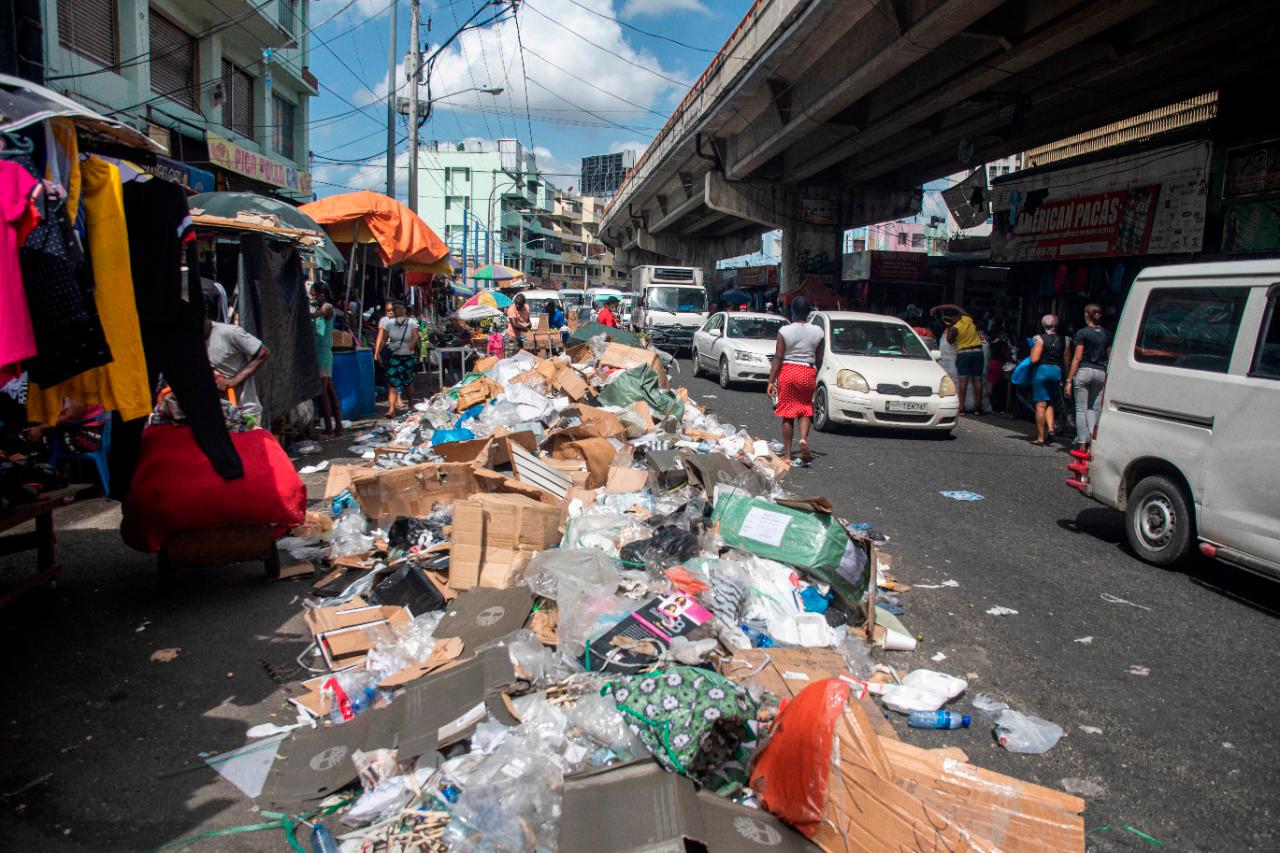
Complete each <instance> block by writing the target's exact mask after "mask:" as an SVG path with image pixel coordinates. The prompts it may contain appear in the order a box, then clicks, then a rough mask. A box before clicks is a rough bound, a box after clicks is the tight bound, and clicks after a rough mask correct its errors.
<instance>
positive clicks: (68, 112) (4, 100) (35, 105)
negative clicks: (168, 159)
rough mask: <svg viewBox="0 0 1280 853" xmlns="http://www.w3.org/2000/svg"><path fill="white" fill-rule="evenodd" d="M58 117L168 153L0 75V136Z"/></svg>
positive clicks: (65, 101) (128, 131)
mask: <svg viewBox="0 0 1280 853" xmlns="http://www.w3.org/2000/svg"><path fill="white" fill-rule="evenodd" d="M58 116H65V117H66V118H69V119H71V120H73V121H74V122H75V123H76V124H77V125H79V126H80V127H82V128H84V129H85V130H88V131H90V132H91V133H96V134H98V135H99V136H102V137H105V138H106V139H110V140H112V141H115V142H119V143H121V144H123V145H128V146H130V147H132V148H142V149H145V150H147V151H151V152H154V153H156V154H168V153H169V149H167V148H165V147H164V146H163V145H161V144H160V143H159V142H156V141H155V140H154V139H152V138H151V137H149V136H147V135H146V134H145V133H143V132H141V131H139V130H135V129H134V128H132V127H130V126H129V125H127V124H124V123H123V122H119V121H116V120H115V119H112V118H107V117H106V116H104V115H102V114H101V113H96V112H94V111H93V110H91V109H89V108H88V107H86V106H84V105H83V104H81V103H78V102H76V101H73V100H71V99H70V98H68V97H66V96H64V95H59V94H58V93H57V92H55V91H53V90H52V89H46V88H45V87H44V86H39V85H37V84H35V83H32V82H31V81H30V80H23V79H22V78H21V77H11V76H9V75H8V74H0V133H3V132H7V131H14V130H21V129H22V128H24V127H28V126H30V125H33V124H36V123H37V122H41V121H44V120H45V119H50V118H57V117H58Z"/></svg>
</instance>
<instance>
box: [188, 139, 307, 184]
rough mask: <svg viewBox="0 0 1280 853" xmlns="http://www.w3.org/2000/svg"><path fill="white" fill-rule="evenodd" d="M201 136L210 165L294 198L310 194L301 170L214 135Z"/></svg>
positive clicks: (304, 174)
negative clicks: (288, 193) (282, 190)
mask: <svg viewBox="0 0 1280 853" xmlns="http://www.w3.org/2000/svg"><path fill="white" fill-rule="evenodd" d="M205 137H206V141H207V142H208V145H209V161H210V162H211V163H213V164H214V165H216V166H221V167H222V168H224V169H226V170H228V171H230V172H235V173H236V174H238V175H244V176H245V177H249V178H254V179H255V180H259V181H263V182H265V183H268V184H272V185H274V186H277V187H281V188H282V189H286V190H288V191H289V192H291V193H294V194H296V195H311V176H310V175H308V174H307V173H306V171H305V170H303V169H299V168H297V167H296V166H290V165H288V164H286V163H281V162H280V161H278V160H273V159H272V158H270V157H268V156H266V155H265V154H259V153H258V152H256V151H249V150H248V149H245V148H241V147H240V146H239V145H236V144H235V143H234V142H232V141H231V140H229V139H224V138H223V137H221V136H218V135H217V134H216V133H209V132H206V133H205Z"/></svg>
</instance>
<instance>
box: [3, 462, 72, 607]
mask: <svg viewBox="0 0 1280 853" xmlns="http://www.w3.org/2000/svg"><path fill="white" fill-rule="evenodd" d="M88 488H90V487H89V486H87V485H77V486H68V487H66V488H64V489H55V490H53V491H51V492H49V493H48V494H47V495H45V496H44V497H42V498H40V500H38V501H35V502H34V503H29V504H23V505H21V506H16V507H13V508H12V509H10V510H9V511H7V512H5V513H0V533H3V532H4V531H6V530H12V529H13V528H15V527H17V526H19V525H21V524H26V523H27V522H28V521H33V520H34V521H35V523H36V529H35V530H34V531H31V532H29V533H18V534H14V535H13V536H4V537H0V556H4V557H7V556H9V555H10V554H20V553H22V552H23V551H31V550H33V549H34V550H35V552H36V573H35V574H34V575H32V576H31V577H29V578H27V579H26V580H24V581H22V582H21V583H20V584H18V585H17V586H16V587H14V588H12V589H9V590H7V591H5V592H4V593H3V594H2V595H0V607H7V606H8V605H10V604H12V603H13V602H15V601H17V600H18V599H19V598H21V597H22V596H24V595H26V594H27V593H28V592H31V591H32V590H33V589H36V588H38V587H41V586H44V585H46V584H47V585H49V586H54V585H56V583H57V577H58V573H59V572H61V571H62V567H61V566H60V565H58V557H57V551H56V537H55V536H54V533H53V511H54V510H55V509H57V508H58V507H61V506H66V505H67V504H69V503H71V502H72V501H73V500H75V497H76V495H78V494H79V493H80V492H82V491H84V490H85V489H88Z"/></svg>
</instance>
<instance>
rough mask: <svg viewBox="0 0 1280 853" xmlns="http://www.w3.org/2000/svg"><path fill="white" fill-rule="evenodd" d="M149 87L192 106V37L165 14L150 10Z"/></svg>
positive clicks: (194, 57)
mask: <svg viewBox="0 0 1280 853" xmlns="http://www.w3.org/2000/svg"><path fill="white" fill-rule="evenodd" d="M148 24H149V29H150V34H151V91H153V92H155V93H156V94H157V95H163V96H164V97H166V98H168V99H169V100H171V101H173V102H175V103H179V104H182V105H183V106H184V107H186V108H187V109H190V110H194V109H195V108H196V40H195V39H194V38H192V37H191V36H189V35H187V33H185V32H183V30H182V28H181V27H179V26H178V25H177V24H175V23H174V22H173V21H170V20H169V19H168V18H166V17H164V16H163V15H161V14H159V13H158V12H156V10H155V9H152V10H151V14H150V16H149V21H148Z"/></svg>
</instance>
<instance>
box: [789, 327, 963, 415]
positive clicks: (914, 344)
mask: <svg viewBox="0 0 1280 853" xmlns="http://www.w3.org/2000/svg"><path fill="white" fill-rule="evenodd" d="M809 322H811V323H813V324H814V325H815V326H817V327H818V328H819V329H821V330H822V333H823V335H824V336H825V337H826V346H825V351H824V355H823V358H822V368H821V369H820V370H819V371H818V387H817V390H816V391H814V394H813V425H814V426H815V427H816V428H817V429H820V430H828V429H830V428H831V425H832V424H856V425H860V426H878V427H906V428H912V429H929V430H941V431H948V432H949V431H950V430H952V429H954V428H955V425H956V417H957V415H958V414H959V408H960V405H959V398H957V397H956V384H955V381H954V380H953V379H952V378H951V377H950V376H948V375H947V372H946V371H945V370H943V369H942V366H941V365H939V364H938V357H939V356H940V355H941V353H938V352H936V351H935V352H930V351H929V350H928V349H927V348H926V347H925V345H924V342H923V341H921V340H920V337H919V336H918V335H917V334H916V333H915V331H914V330H912V328H911V327H910V326H909V325H907V324H906V323H904V322H903V321H902V320H899V319H898V318H897V317H888V316H884V315H881V314H863V313H859V312H854V311H819V312H817V313H816V314H814V315H813V316H812V317H811V318H810V321H809Z"/></svg>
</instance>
